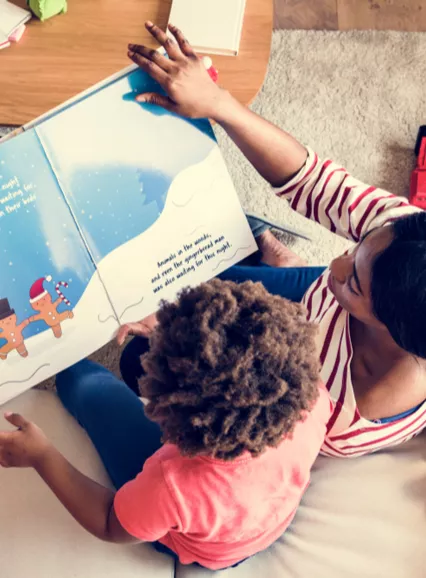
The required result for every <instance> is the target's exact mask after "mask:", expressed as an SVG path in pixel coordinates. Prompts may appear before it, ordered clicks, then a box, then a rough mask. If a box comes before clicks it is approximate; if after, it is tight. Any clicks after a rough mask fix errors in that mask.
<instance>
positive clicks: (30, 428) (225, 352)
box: [0, 279, 331, 570]
mask: <svg viewBox="0 0 426 578" xmlns="http://www.w3.org/2000/svg"><path fill="white" fill-rule="evenodd" d="M315 333H316V328H315V326H314V325H312V324H311V323H309V322H307V321H306V320H305V311H304V308H303V307H302V306H301V305H299V304H296V303H292V302H290V301H287V300H285V299H283V298H282V297H277V296H273V295H270V294H269V293H268V292H267V291H266V290H265V289H264V287H263V286H262V285H261V284H260V283H257V284H255V283H252V282H250V281H249V282H246V283H242V284H240V285H237V284H235V283H233V282H230V281H219V280H217V279H216V280H213V281H211V282H209V283H205V284H202V285H200V286H199V287H197V288H195V289H186V290H184V291H183V292H182V293H181V294H180V297H179V298H178V300H177V301H176V302H175V303H163V304H162V307H161V309H160V311H159V312H158V325H157V326H156V328H155V329H154V331H153V333H152V334H151V337H150V350H149V352H148V353H147V354H146V355H145V356H144V359H143V367H144V369H145V372H146V373H145V376H144V377H143V378H142V380H141V392H142V394H143V396H144V397H145V398H147V400H148V403H147V406H146V408H145V413H146V416H147V417H149V418H150V419H147V417H146V416H145V413H144V409H143V404H142V403H141V402H140V400H139V399H138V397H137V396H136V395H135V394H134V392H132V391H131V390H130V389H129V388H128V387H127V386H126V385H125V384H124V383H122V382H120V381H119V380H118V379H117V378H115V377H114V376H113V375H112V374H110V373H109V372H108V371H106V370H105V369H104V368H102V367H100V366H98V365H96V364H94V363H91V362H89V361H82V362H80V363H79V364H77V365H76V366H74V367H72V368H70V369H68V370H66V371H64V372H63V373H61V374H60V375H59V376H58V378H57V387H58V394H59V396H60V398H61V400H62V402H63V404H64V405H65V407H66V408H67V409H68V410H69V411H70V412H71V413H72V414H73V415H74V416H75V418H76V419H77V420H78V421H79V422H80V424H81V425H82V426H83V427H84V428H85V429H86V430H87V432H88V434H89V436H90V437H91V439H92V441H93V443H94V445H95V446H96V448H97V450H98V452H99V454H100V456H101V458H102V460H103V462H104V464H105V466H106V469H107V471H108V473H109V475H110V477H111V479H112V481H113V483H114V485H115V487H116V488H117V489H118V491H117V492H113V491H111V490H109V489H107V488H104V487H102V486H100V485H98V484H97V483H95V482H93V481H92V480H90V479H88V478H87V477H85V476H84V475H83V474H81V473H80V472H78V471H77V470H75V469H74V468H73V467H72V466H71V465H70V464H69V463H68V462H67V461H66V459H65V458H64V457H63V456H62V455H61V454H59V452H58V451H57V450H56V449H54V448H53V446H52V445H51V444H50V443H49V442H48V441H47V439H46V438H45V436H44V435H43V433H42V432H41V431H40V430H39V429H38V428H37V426H35V425H34V424H32V423H29V422H27V421H26V420H25V419H24V418H22V417H21V416H19V415H17V414H6V419H7V420H8V421H9V422H10V423H12V424H13V425H15V426H16V427H17V428H19V429H18V430H16V431H14V432H4V433H1V434H0V463H1V465H3V466H5V467H13V466H14V467H33V468H35V470H36V471H37V472H38V473H39V475H40V476H41V477H42V478H43V479H44V481H45V482H46V483H47V484H48V485H49V486H50V487H51V489H52V490H53V492H54V493H55V494H56V495H57V497H58V498H59V499H60V500H61V502H62V503H63V504H64V506H65V507H66V508H67V509H68V510H69V511H70V513H71V514H72V515H73V516H74V517H75V519H76V520H77V521H78V522H79V523H80V524H81V525H82V526H84V527H85V528H86V529H87V530H88V531H89V532H91V533H92V534H94V535H95V536H98V537H99V538H101V539H104V540H109V541H113V542H131V541H146V542H153V543H154V546H155V547H156V548H157V549H158V550H160V551H163V552H167V553H169V554H172V555H174V556H176V557H178V558H179V560H180V561H181V562H182V563H183V564H190V563H192V562H197V563H198V564H200V565H202V566H204V567H207V568H210V569H212V570H218V569H221V568H226V567H229V566H234V565H236V564H238V563H240V562H241V561H243V560H245V559H246V558H248V557H250V556H252V555H253V554H255V553H256V552H259V551H261V550H264V549H265V548H267V547H268V546H269V545H270V544H272V543H273V542H274V541H275V540H276V539H277V538H278V537H279V536H280V535H281V534H282V533H283V532H284V531H285V530H286V528H287V527H288V526H289V524H290V523H291V521H292V519H293V516H294V514H295V512H296V509H297V507H298V505H299V502H300V499H301V497H302V495H303V493H304V491H305V490H306V488H307V486H308V483H309V477H310V469H311V466H312V464H313V462H314V461H315V458H316V457H317V454H318V452H319V450H320V447H321V445H322V443H323V440H324V436H325V431H326V424H327V421H328V419H329V417H330V414H331V403H330V400H329V397H328V394H327V392H326V390H325V388H323V386H322V385H320V383H319V378H318V374H319V362H318V358H317V354H316V350H315V343H314V338H315ZM150 420H151V421H150ZM161 442H164V445H162V443H161Z"/></svg>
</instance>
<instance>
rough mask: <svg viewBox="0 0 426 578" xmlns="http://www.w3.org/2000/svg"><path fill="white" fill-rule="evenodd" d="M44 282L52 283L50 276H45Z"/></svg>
mask: <svg viewBox="0 0 426 578" xmlns="http://www.w3.org/2000/svg"><path fill="white" fill-rule="evenodd" d="M46 281H47V282H48V283H50V282H51V281H52V275H46Z"/></svg>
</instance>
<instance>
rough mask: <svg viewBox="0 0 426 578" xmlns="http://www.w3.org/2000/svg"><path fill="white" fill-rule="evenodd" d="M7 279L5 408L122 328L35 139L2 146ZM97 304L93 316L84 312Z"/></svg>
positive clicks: (0, 248) (1, 296)
mask: <svg viewBox="0 0 426 578" xmlns="http://www.w3.org/2000/svg"><path fill="white" fill-rule="evenodd" d="M0 271H1V275H0V403H3V402H4V401H6V400H7V399H9V398H10V397H13V396H15V395H18V394H19V393H20V392H21V391H23V390H24V389H27V388H28V387H31V386H33V385H35V384H36V383H38V382H40V381H42V380H43V379H46V378H47V377H50V376H51V375H53V374H55V373H57V372H58V371H59V370H61V369H64V368H65V367H67V366H68V365H71V364H72V363H74V362H76V361H77V360H78V359H80V358H81V357H84V356H85V355H88V354H89V353H91V352H93V351H94V349H96V348H97V347H99V346H100V345H101V344H102V343H105V342H106V341H108V340H109V338H110V336H111V334H112V333H113V331H114V329H115V328H116V327H117V322H116V321H115V320H114V319H111V316H113V310H112V308H111V305H110V303H109V301H108V298H107V294H106V292H105V289H104V288H103V286H102V283H101V281H100V278H99V276H98V273H97V271H96V267H95V266H94V264H93V262H92V260H91V258H90V256H89V253H88V252H87V249H86V247H85V244H84V242H83V241H82V239H81V236H80V232H79V230H78V228H77V227H76V225H75V222H74V219H73V217H72V215H71V213H70V211H69V208H68V206H67V204H66V202H65V200H64V198H63V195H62V192H61V189H60V187H59V186H58V183H57V180H56V177H55V175H54V173H53V172H52V170H51V168H50V165H49V163H48V161H47V159H46V156H45V154H44V151H43V148H42V146H41V145H40V142H39V139H38V137H37V135H36V134H35V132H34V131H29V132H26V133H23V134H22V135H20V136H18V137H16V138H14V139H12V140H9V141H7V142H5V143H3V144H1V145H0ZM90 284H91V286H92V288H93V289H92V291H91V295H89V294H88V293H87V291H86V290H87V287H88V286H89V285H90ZM94 296H96V297H97V303H96V302H95V301H94V302H93V303H92V307H93V312H90V311H89V308H88V307H87V306H86V308H82V303H83V302H84V301H87V300H88V299H89V298H93V297H94ZM95 311H96V313H95ZM98 316H101V319H104V318H107V317H110V321H109V322H107V323H106V324H102V323H100V322H99V320H98ZM82 337H83V340H82ZM86 337H87V338H90V339H89V340H88V339H87V338H86Z"/></svg>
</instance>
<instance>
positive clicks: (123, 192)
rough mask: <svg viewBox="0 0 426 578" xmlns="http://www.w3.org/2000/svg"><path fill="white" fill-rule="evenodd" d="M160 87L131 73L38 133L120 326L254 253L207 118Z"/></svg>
mask: <svg viewBox="0 0 426 578" xmlns="http://www.w3.org/2000/svg"><path fill="white" fill-rule="evenodd" d="M158 90H159V87H158V86H157V85H156V84H155V82H154V81H153V80H151V79H150V78H149V77H148V76H147V75H146V74H145V73H144V72H142V71H141V70H135V71H133V72H130V73H128V74H126V75H125V76H124V77H122V78H119V79H118V80H115V81H113V82H111V83H110V84H108V85H107V86H106V87H104V88H102V89H99V90H96V91H95V92H94V93H93V94H92V95H90V96H88V97H85V98H84V99H83V100H81V101H80V102H77V104H74V105H71V106H69V107H68V108H67V109H66V110H65V111H63V112H61V113H59V114H58V115H56V116H54V117H53V118H50V119H48V120H46V121H45V122H43V123H42V124H41V125H39V126H38V127H37V128H36V130H37V134H38V136H39V138H40V140H41V142H42V143H43V146H44V148H45V151H46V154H47V156H48V158H49V160H50V162H51V164H52V167H53V169H54V171H55V174H56V176H57V178H58V181H59V182H60V184H61V186H62V189H63V191H64V195H65V197H66V198H67V201H68V203H69V206H70V209H71V211H72V213H73V215H74V218H75V220H76V222H77V223H78V226H79V228H80V230H81V233H82V236H83V237H84V239H85V241H86V243H87V246H88V250H89V251H90V253H91V255H92V259H93V261H94V262H95V263H96V266H97V268H98V271H99V273H100V275H101V278H102V280H103V282H104V285H105V287H106V289H107V291H108V294H109V297H110V300H111V302H112V304H113V306H114V309H115V311H116V314H117V317H118V319H119V321H120V323H123V322H127V321H130V320H136V319H140V318H142V317H144V316H145V315H148V314H149V313H151V312H153V311H155V310H156V309H157V307H158V303H159V301H160V300H161V299H173V298H174V297H175V295H176V293H177V292H178V290H179V289H180V288H182V287H184V286H187V285H194V284H197V283H200V282H201V281H205V280H207V279H209V278H211V277H213V276H215V275H217V274H218V273H220V272H221V271H223V270H224V269H226V268H228V267H229V266H231V265H232V264H234V263H236V262H237V261H239V260H241V259H243V258H244V257H246V256H247V255H248V254H250V253H252V252H253V251H255V250H256V248H257V247H256V244H255V242H254V239H253V237H252V235H251V232H250V229H249V226H248V224H247V221H246V219H245V217H244V214H243V211H242V209H241V206H240V203H239V200H238V197H237V194H236V192H235V189H234V186H233V183H232V181H231V179H230V177H229V174H228V171H227V169H226V166H225V163H224V161H223V158H222V156H221V153H220V151H219V149H218V146H217V143H216V140H215V137H214V133H213V131H212V129H211V126H210V124H209V122H208V121H205V120H202V121H196V122H194V121H189V120H185V119H183V118H180V117H178V116H176V115H174V114H171V113H168V112H166V111H164V110H162V109H160V108H158V107H155V106H152V105H142V104H139V103H137V102H136V101H135V96H136V94H138V93H141V92H144V91H158Z"/></svg>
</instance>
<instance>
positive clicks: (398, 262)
mask: <svg viewBox="0 0 426 578" xmlns="http://www.w3.org/2000/svg"><path fill="white" fill-rule="evenodd" d="M392 229H393V239H392V241H391V243H390V245H389V246H388V247H387V248H386V249H385V250H384V251H383V252H382V253H380V254H379V255H378V256H377V257H376V259H375V261H374V263H373V268H372V276H371V298H372V302H373V312H374V314H375V316H376V317H377V319H379V321H381V322H382V323H384V324H385V325H386V327H387V328H388V330H389V333H390V334H391V336H392V338H393V339H394V341H395V342H396V343H397V344H398V345H399V346H400V347H402V349H404V350H405V351H408V352H409V353H412V354H413V355H416V356H417V357H422V358H424V359H426V213H425V212H419V213H414V214H412V215H409V216H407V217H403V218H401V219H398V220H397V221H395V222H394V223H393V224H392Z"/></svg>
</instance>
